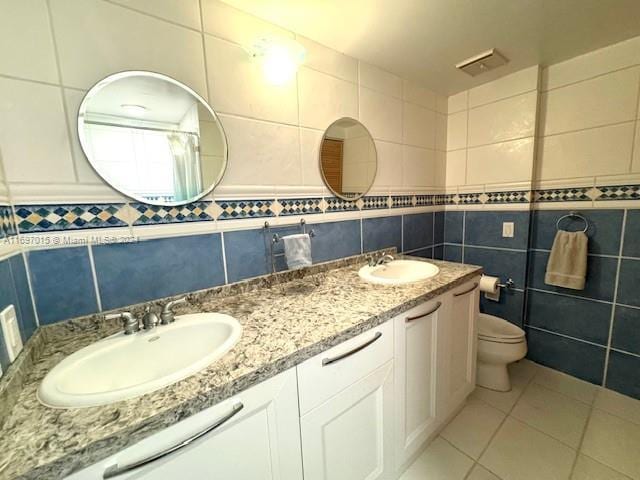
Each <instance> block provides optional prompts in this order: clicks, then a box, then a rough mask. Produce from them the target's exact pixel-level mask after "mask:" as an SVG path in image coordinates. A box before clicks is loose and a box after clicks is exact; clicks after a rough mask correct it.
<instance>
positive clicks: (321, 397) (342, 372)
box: [297, 322, 393, 415]
mask: <svg viewBox="0 0 640 480" xmlns="http://www.w3.org/2000/svg"><path fill="white" fill-rule="evenodd" d="M392 358H393V322H386V323H384V324H382V325H380V326H378V327H375V328H372V329H371V330H368V331H366V332H364V333H362V334H360V335H358V336H357V337H354V338H351V339H349V340H347V341H346V342H343V343H341V344H340V345H337V346H335V347H333V348H331V349H329V350H327V351H326V352H323V353H321V354H319V355H316V356H315V357H313V358H310V359H309V360H307V361H305V362H303V363H301V364H300V365H298V367H297V368H298V382H299V386H298V389H299V396H300V414H301V415H304V414H305V413H306V412H308V411H309V410H311V409H313V408H315V407H317V406H318V405H320V404H322V403H324V402H325V401H326V400H328V399H329V398H331V397H332V396H334V395H335V394H336V393H338V392H340V391H341V390H344V389H345V388H347V387H348V386H349V385H351V384H353V383H355V382H356V381H358V380H360V379H361V378H363V377H364V376H366V375H367V374H368V373H370V372H372V371H373V370H375V369H376V368H377V367H379V366H380V365H383V364H384V363H385V362H387V361H389V360H391V359H392Z"/></svg>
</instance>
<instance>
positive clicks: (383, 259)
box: [376, 254, 395, 265]
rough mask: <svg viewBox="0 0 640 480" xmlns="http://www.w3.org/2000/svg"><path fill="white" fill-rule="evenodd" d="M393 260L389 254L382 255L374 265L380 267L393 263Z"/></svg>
mask: <svg viewBox="0 0 640 480" xmlns="http://www.w3.org/2000/svg"><path fill="white" fill-rule="evenodd" d="M394 260H395V259H394V258H393V257H392V256H391V255H389V254H387V255H383V256H381V257H380V258H379V259H378V260H377V261H376V265H382V264H384V263H389V262H393V261H394Z"/></svg>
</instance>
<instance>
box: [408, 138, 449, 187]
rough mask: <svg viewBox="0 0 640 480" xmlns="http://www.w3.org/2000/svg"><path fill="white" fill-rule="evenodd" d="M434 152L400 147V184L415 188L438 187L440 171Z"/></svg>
mask: <svg viewBox="0 0 640 480" xmlns="http://www.w3.org/2000/svg"><path fill="white" fill-rule="evenodd" d="M435 153H436V152H435V150H430V149H426V148H419V147H411V146H407V145H403V147H402V184H403V185H404V186H405V187H407V186H415V187H430V186H439V182H440V181H441V180H440V170H439V168H438V165H437V163H436V162H437V160H436V155H435Z"/></svg>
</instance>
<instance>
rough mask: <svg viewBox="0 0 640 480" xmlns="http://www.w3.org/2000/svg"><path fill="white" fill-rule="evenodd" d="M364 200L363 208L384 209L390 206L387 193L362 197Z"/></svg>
mask: <svg viewBox="0 0 640 480" xmlns="http://www.w3.org/2000/svg"><path fill="white" fill-rule="evenodd" d="M362 202H363V204H362V210H382V209H385V208H389V197H388V196H386V195H371V196H368V197H362Z"/></svg>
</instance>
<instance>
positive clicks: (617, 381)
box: [606, 350, 640, 398]
mask: <svg viewBox="0 0 640 480" xmlns="http://www.w3.org/2000/svg"><path fill="white" fill-rule="evenodd" d="M638 372H640V357H638V356H636V355H627V354H625V353H622V352H616V351H615V350H612V351H611V353H610V354H609V369H608V370H607V385H606V386H607V387H608V388H610V389H612V390H616V391H617V392H620V393H623V394H625V395H629V396H630V397H635V398H640V375H638Z"/></svg>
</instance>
